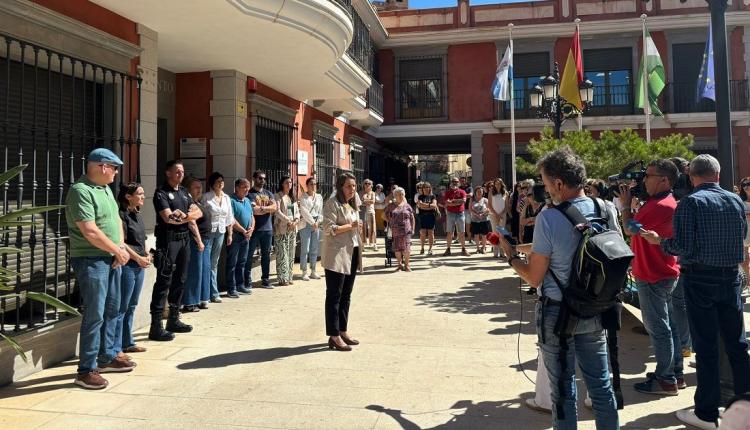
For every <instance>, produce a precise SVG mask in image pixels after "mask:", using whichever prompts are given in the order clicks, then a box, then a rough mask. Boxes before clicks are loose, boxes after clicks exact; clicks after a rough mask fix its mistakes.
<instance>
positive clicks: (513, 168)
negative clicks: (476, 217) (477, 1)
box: [508, 22, 516, 186]
mask: <svg viewBox="0 0 750 430" xmlns="http://www.w3.org/2000/svg"><path fill="white" fill-rule="evenodd" d="M508 39H509V43H510V54H511V55H513V23H512V22H511V23H508ZM511 61H512V60H511ZM511 70H512V69H511ZM509 78H510V157H511V163H510V166H511V168H510V171H511V173H510V174H511V179H512V184H513V186H515V183H516V102H515V100H514V99H513V97H514V94H513V76H509Z"/></svg>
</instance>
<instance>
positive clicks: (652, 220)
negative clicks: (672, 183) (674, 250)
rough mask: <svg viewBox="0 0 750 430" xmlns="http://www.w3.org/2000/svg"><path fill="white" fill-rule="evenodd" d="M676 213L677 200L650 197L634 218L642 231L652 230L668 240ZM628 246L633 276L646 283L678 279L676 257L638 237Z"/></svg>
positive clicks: (678, 269) (667, 197)
mask: <svg viewBox="0 0 750 430" xmlns="http://www.w3.org/2000/svg"><path fill="white" fill-rule="evenodd" d="M675 210H677V201H675V199H674V197H673V196H672V194H671V193H670V194H668V195H666V196H659V197H651V198H649V199H648V200H646V204H644V205H643V206H642V207H641V209H640V210H639V211H638V213H637V214H636V215H635V217H634V219H635V220H636V221H638V222H639V223H641V224H643V228H644V229H646V230H653V231H655V232H656V233H657V234H659V236H660V237H663V238H665V239H668V238H670V237H672V219H673V218H674V213H675ZM630 246H631V248H632V249H633V254H634V255H635V258H634V259H633V276H635V277H636V278H638V279H639V280H643V281H646V282H648V283H651V284H653V283H656V282H658V281H661V280H664V279H676V278H677V277H679V276H680V266H679V265H678V264H677V257H675V256H673V255H669V254H667V253H665V252H664V251H662V249H661V246H659V245H652V244H650V243H648V242H646V239H644V238H642V237H641V236H640V235H635V236H632V238H631V242H630Z"/></svg>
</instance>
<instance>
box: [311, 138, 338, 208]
mask: <svg viewBox="0 0 750 430" xmlns="http://www.w3.org/2000/svg"><path fill="white" fill-rule="evenodd" d="M313 143H314V144H315V178H316V179H317V180H318V190H319V191H320V194H321V195H322V196H323V198H324V199H327V198H328V197H329V196H330V195H331V193H332V192H333V190H334V188H335V187H336V174H337V172H338V163H337V162H336V161H337V158H338V156H339V149H338V148H339V142H337V141H336V140H334V139H332V138H330V137H326V136H323V135H320V134H318V136H317V137H315V140H314V141H313Z"/></svg>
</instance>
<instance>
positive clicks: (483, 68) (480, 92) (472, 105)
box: [448, 42, 497, 122]
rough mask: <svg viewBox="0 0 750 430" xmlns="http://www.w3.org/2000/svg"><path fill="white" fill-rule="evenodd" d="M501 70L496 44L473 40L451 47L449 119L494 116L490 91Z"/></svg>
mask: <svg viewBox="0 0 750 430" xmlns="http://www.w3.org/2000/svg"><path fill="white" fill-rule="evenodd" d="M496 69H497V54H496V48H495V44H494V43H489V42H488V43H470V44H465V45H452V46H450V47H448V120H449V121H450V122H469V121H489V120H491V119H492V97H491V95H490V90H491V88H492V81H493V79H494V74H495V70H496Z"/></svg>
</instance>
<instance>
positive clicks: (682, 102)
mask: <svg viewBox="0 0 750 430" xmlns="http://www.w3.org/2000/svg"><path fill="white" fill-rule="evenodd" d="M748 90H749V88H748V84H747V80H746V79H743V80H736V81H729V103H730V106H731V110H733V111H745V110H748V108H750V94H749V92H748ZM662 94H664V106H665V109H666V111H667V112H671V113H690V112H714V111H715V110H716V104H715V102H714V101H713V100H710V99H705V98H701V99H700V100H699V99H698V96H697V82H670V83H668V84H667V86H666V88H664V91H663V93H662Z"/></svg>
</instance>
